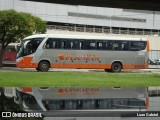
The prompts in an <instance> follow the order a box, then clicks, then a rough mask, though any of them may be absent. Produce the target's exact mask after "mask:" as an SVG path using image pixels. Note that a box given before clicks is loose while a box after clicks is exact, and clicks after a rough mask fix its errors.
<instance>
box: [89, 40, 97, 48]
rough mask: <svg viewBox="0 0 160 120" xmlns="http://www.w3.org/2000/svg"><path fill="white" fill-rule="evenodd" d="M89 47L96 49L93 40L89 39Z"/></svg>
mask: <svg viewBox="0 0 160 120" xmlns="http://www.w3.org/2000/svg"><path fill="white" fill-rule="evenodd" d="M89 48H90V49H91V50H94V49H96V43H95V42H94V41H90V46H89Z"/></svg>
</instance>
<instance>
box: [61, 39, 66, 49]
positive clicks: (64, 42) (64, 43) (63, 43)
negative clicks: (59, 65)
mask: <svg viewBox="0 0 160 120" xmlns="http://www.w3.org/2000/svg"><path fill="white" fill-rule="evenodd" d="M65 46H66V41H62V46H61V48H63V49H65Z"/></svg>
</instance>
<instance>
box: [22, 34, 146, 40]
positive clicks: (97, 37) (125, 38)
mask: <svg viewBox="0 0 160 120" xmlns="http://www.w3.org/2000/svg"><path fill="white" fill-rule="evenodd" d="M39 37H51V38H73V39H93V40H94V39H96V40H97V39H99V40H106V39H107V40H133V41H147V39H146V38H134V37H133V38H131V37H130V38H129V37H115V36H114V37H111V36H107V35H106V36H100V35H99V36H93V35H68V34H36V35H31V36H28V37H26V38H24V39H32V38H39Z"/></svg>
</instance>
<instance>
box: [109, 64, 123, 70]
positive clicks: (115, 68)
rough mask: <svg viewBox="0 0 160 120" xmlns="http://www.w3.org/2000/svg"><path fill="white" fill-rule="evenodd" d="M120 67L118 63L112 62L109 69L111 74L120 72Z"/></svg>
mask: <svg viewBox="0 0 160 120" xmlns="http://www.w3.org/2000/svg"><path fill="white" fill-rule="evenodd" d="M121 69H122V65H121V63H119V62H114V63H113V64H112V67H111V71H112V72H121Z"/></svg>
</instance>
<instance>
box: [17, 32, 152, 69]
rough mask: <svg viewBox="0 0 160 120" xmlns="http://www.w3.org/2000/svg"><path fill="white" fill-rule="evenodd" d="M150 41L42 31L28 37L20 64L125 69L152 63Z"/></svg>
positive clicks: (23, 47) (21, 49)
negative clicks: (149, 56) (45, 32)
mask: <svg viewBox="0 0 160 120" xmlns="http://www.w3.org/2000/svg"><path fill="white" fill-rule="evenodd" d="M148 53H149V41H148V40H147V39H145V38H124V37H121V38H120V37H107V36H89V35H85V36H84V35H62V34H61V35H60V34H39V35H32V36H29V37H26V38H24V40H22V42H21V44H20V48H19V50H18V53H17V60H16V63H17V67H19V68H36V69H37V70H38V71H48V70H49V68H80V69H81V68H82V69H105V70H111V71H112V72H120V71H121V69H144V68H147V67H148Z"/></svg>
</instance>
